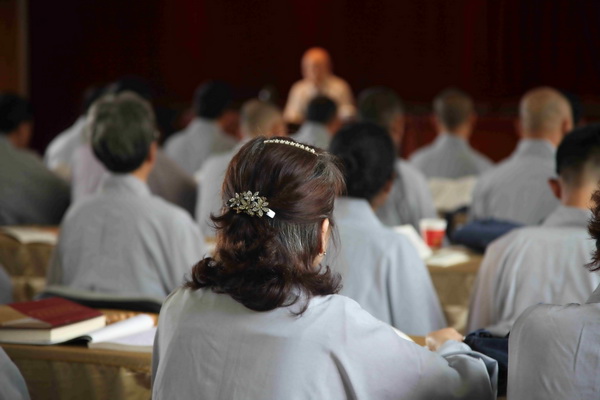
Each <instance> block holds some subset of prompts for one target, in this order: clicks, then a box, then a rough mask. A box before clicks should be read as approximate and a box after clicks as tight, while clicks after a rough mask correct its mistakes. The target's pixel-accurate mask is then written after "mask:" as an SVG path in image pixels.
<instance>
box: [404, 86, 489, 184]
mask: <svg viewBox="0 0 600 400" xmlns="http://www.w3.org/2000/svg"><path fill="white" fill-rule="evenodd" d="M433 113H434V121H435V125H436V130H437V131H438V137H437V139H435V141H434V142H433V143H432V144H430V145H428V146H425V147H423V148H422V149H419V150H417V151H416V152H415V153H413V155H412V156H411V159H410V161H411V163H412V164H413V165H414V166H415V167H417V168H419V169H420V170H421V171H422V172H423V173H424V174H425V176H427V178H446V179H458V178H463V177H466V176H475V175H479V174H481V173H482V172H484V171H486V170H488V169H490V168H491V167H492V165H493V164H492V162H491V161H490V159H489V158H487V157H486V156H484V155H483V154H480V153H479V152H478V151H476V150H475V149H473V148H471V146H470V145H469V138H470V137H471V133H472V132H473V127H474V126H475V121H476V119H477V117H476V114H475V109H474V107H473V100H472V99H471V98H470V97H469V96H468V95H467V94H465V93H463V92H461V91H459V90H455V89H448V90H445V91H443V92H442V93H440V94H439V95H438V96H437V97H436V98H435V100H434V101H433Z"/></svg>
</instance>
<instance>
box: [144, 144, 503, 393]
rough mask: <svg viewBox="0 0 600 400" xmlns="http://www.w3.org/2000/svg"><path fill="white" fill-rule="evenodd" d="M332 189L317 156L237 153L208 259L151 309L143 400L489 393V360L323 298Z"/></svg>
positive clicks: (329, 161) (280, 148) (253, 150)
mask: <svg viewBox="0 0 600 400" xmlns="http://www.w3.org/2000/svg"><path fill="white" fill-rule="evenodd" d="M384 136H385V137H387V135H386V134H385V133H384ZM343 187H344V179H343V175H342V173H341V171H340V170H339V168H338V167H337V163H336V161H335V160H334V158H333V157H332V155H330V154H328V153H326V152H325V151H323V150H321V149H319V148H314V147H311V146H308V145H303V144H299V143H298V142H295V141H293V140H291V139H286V138H272V139H266V138H256V139H253V140H251V141H250V142H248V143H247V144H246V145H244V147H242V148H241V150H240V151H239V152H238V153H237V154H236V156H235V157H234V158H233V160H232V161H231V163H230V165H229V168H228V170H227V175H226V178H225V181H224V183H223V196H224V198H225V199H230V200H228V201H227V204H228V207H226V208H224V209H223V210H222V213H220V214H219V215H217V216H215V218H214V219H213V221H214V222H215V224H216V225H217V226H218V231H217V237H218V239H217V248H216V251H215V255H214V257H212V258H206V259H204V260H202V261H201V262H199V263H198V264H197V265H196V266H195V267H194V269H193V271H192V273H191V275H190V278H189V280H188V281H187V283H186V284H185V286H184V287H183V288H180V289H178V290H177V291H175V292H174V293H172V294H171V295H170V296H169V297H168V298H167V300H166V301H165V303H164V305H163V308H162V310H161V313H160V317H159V322H158V332H157V335H156V338H155V343H154V349H153V356H152V398H153V399H155V400H161V399H171V398H180V399H192V398H202V399H207V400H211V399H215V400H216V399H231V400H238V399H244V400H247V399H261V400H270V399H348V398H350V399H378V400H386V399H448V398H455V399H477V400H485V399H493V398H495V393H496V378H497V371H496V368H497V365H496V362H495V361H493V360H491V359H489V358H487V357H485V356H483V355H481V354H479V353H477V352H474V351H472V350H471V349H470V348H469V347H468V346H467V345H466V344H463V343H460V342H458V341H455V340H446V339H451V338H455V339H458V340H460V339H461V336H460V335H458V336H456V332H453V335H450V334H449V333H448V334H442V335H441V336H440V334H439V333H436V334H434V335H431V336H430V339H433V338H435V337H438V339H436V340H435V342H437V343H438V344H437V345H434V346H433V348H437V350H436V351H435V352H432V351H429V350H427V349H425V348H423V347H420V346H418V345H416V344H415V343H412V342H410V341H408V340H406V339H402V338H401V337H399V336H398V335H397V334H396V333H394V331H393V329H392V328H391V327H390V326H389V325H387V324H385V323H383V322H381V321H378V320H377V319H376V318H374V317H372V316H371V315H369V314H368V313H367V312H366V311H364V310H363V309H361V307H360V306H359V305H358V304H357V303H356V302H355V301H353V300H351V299H349V298H347V297H344V296H340V295H337V294H335V293H336V292H337V291H338V290H339V285H340V280H339V276H337V274H335V273H332V271H331V270H330V269H329V268H327V267H325V266H324V265H323V264H322V262H323V257H324V255H325V253H326V251H327V249H328V244H329V237H330V236H331V234H332V233H331V229H332V228H331V226H332V224H331V223H330V221H332V212H333V208H334V200H335V198H336V195H339V194H340V193H341V192H342V191H343ZM267 196H268V197H267ZM442 343H443V344H442Z"/></svg>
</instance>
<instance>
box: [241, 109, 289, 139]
mask: <svg viewBox="0 0 600 400" xmlns="http://www.w3.org/2000/svg"><path fill="white" fill-rule="evenodd" d="M240 124H241V130H242V134H243V135H244V136H245V137H249V138H255V137H258V136H267V137H271V136H286V134H285V126H284V123H283V117H282V115H281V112H280V111H279V109H278V108H277V107H276V106H274V105H273V104H271V103H268V102H265V101H261V100H257V99H253V100H248V101H247V102H246V103H244V106H243V107H242V111H241V115H240Z"/></svg>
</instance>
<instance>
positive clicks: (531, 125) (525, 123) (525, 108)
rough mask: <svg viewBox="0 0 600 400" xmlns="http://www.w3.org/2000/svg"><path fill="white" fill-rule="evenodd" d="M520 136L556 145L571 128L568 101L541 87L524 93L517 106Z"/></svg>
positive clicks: (549, 89)
mask: <svg viewBox="0 0 600 400" xmlns="http://www.w3.org/2000/svg"><path fill="white" fill-rule="evenodd" d="M519 117H520V125H521V134H522V136H523V137H525V138H535V139H547V140H550V141H552V142H554V143H555V144H556V145H558V143H560V140H561V139H562V137H563V136H564V135H565V133H567V132H568V131H570V130H571V129H572V128H573V117H572V115H571V108H570V105H569V101H568V100H567V99H566V98H565V97H564V96H563V95H562V94H561V93H560V92H559V91H557V90H555V89H552V88H550V87H541V88H537V89H533V90H530V91H529V92H527V93H525V95H524V96H523V98H522V99H521V104H520V105H519Z"/></svg>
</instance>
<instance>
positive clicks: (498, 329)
mask: <svg viewBox="0 0 600 400" xmlns="http://www.w3.org/2000/svg"><path fill="white" fill-rule="evenodd" d="M591 216H592V214H591V212H590V211H589V210H583V209H579V208H573V207H566V206H563V205H561V206H559V207H558V208H557V209H556V210H554V212H553V213H552V214H550V216H548V218H547V219H546V221H545V222H544V223H543V224H542V225H541V226H532V227H526V228H521V229H517V230H514V231H512V232H510V233H509V234H507V235H505V236H503V237H501V238H500V239H498V240H496V241H494V242H492V244H491V245H490V246H489V247H488V248H487V250H486V253H485V256H484V259H483V261H482V263H481V267H480V268H479V272H478V274H477V279H476V280H475V284H474V287H473V294H472V296H471V304H470V307H469V321H468V325H467V330H468V331H472V330H475V329H479V328H487V329H489V330H490V331H492V332H493V333H496V334H498V335H506V334H507V333H508V332H509V331H510V329H511V327H512V325H513V323H514V322H515V320H516V319H517V318H518V317H519V315H520V314H521V313H522V312H523V311H525V309H527V307H529V306H532V305H534V304H537V303H555V304H565V303H570V302H578V303H581V302H583V301H585V299H587V298H588V296H589V295H590V293H592V291H593V290H594V288H595V287H596V286H598V284H600V276H598V275H596V274H590V273H589V272H588V271H587V269H585V268H584V267H583V265H584V264H586V263H588V262H589V261H590V260H591V255H592V251H593V250H594V249H595V244H594V242H593V241H592V240H591V239H590V235H589V233H588V232H587V224H588V222H589V219H590V218H591Z"/></svg>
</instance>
